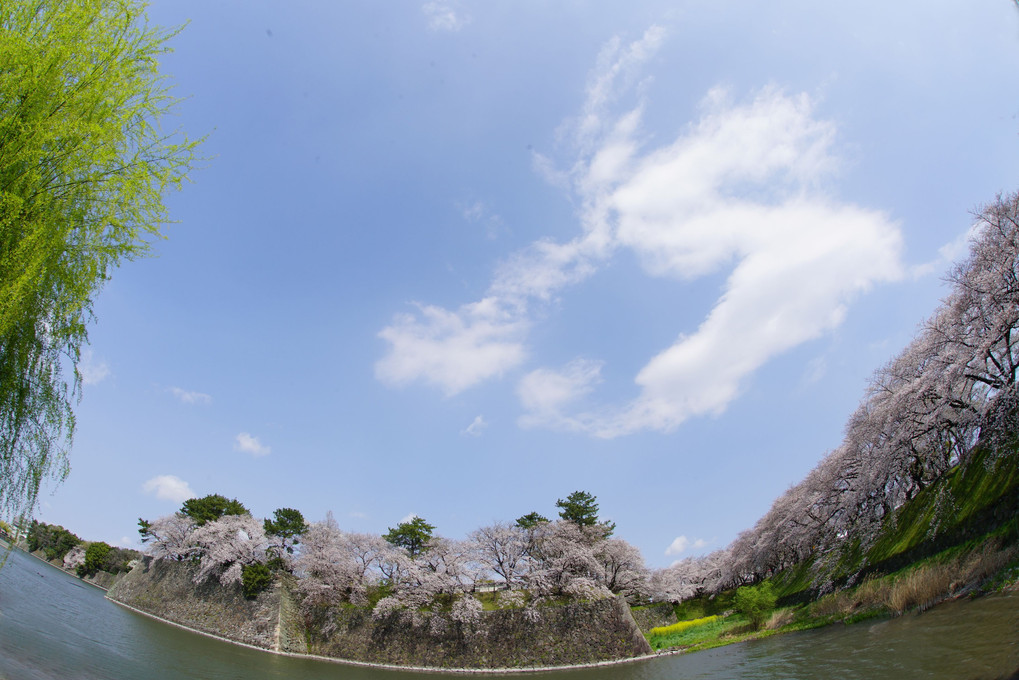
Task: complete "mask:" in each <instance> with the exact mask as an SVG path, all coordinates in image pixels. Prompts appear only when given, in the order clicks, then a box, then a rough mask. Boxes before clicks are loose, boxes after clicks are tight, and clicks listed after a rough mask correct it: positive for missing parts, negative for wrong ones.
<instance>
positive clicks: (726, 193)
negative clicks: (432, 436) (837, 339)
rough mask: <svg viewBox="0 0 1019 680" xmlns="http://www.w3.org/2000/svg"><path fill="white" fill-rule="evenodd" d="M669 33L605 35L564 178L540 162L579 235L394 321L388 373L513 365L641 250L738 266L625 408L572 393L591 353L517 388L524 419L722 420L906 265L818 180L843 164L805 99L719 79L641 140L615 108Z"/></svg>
mask: <svg viewBox="0 0 1019 680" xmlns="http://www.w3.org/2000/svg"><path fill="white" fill-rule="evenodd" d="M664 33H665V32H664V31H663V30H662V29H660V28H658V27H652V28H651V29H649V30H648V31H647V32H645V34H644V35H643V36H642V37H641V38H640V39H639V40H636V41H634V42H633V43H630V44H629V45H624V44H623V43H622V42H621V41H619V40H613V41H612V42H610V43H609V44H608V45H607V46H606V48H605V50H603V52H602V55H601V56H600V57H599V63H598V65H597V67H596V68H595V69H594V71H593V72H592V74H591V76H590V78H589V80H588V87H587V96H586V99H585V102H584V105H583V106H582V107H581V112H580V114H579V115H578V116H577V117H575V118H572V119H570V120H569V121H567V124H565V125H564V127H563V128H562V129H561V130H560V137H561V138H562V139H564V140H566V141H569V143H570V145H571V146H572V148H573V149H574V152H573V153H574V154H575V158H574V160H572V161H571V162H569V163H568V164H567V168H568V169H566V170H557V169H556V168H555V163H554V162H553V161H552V160H550V159H548V158H545V157H542V156H539V157H536V167H538V168H540V171H541V173H542V174H543V175H544V176H546V177H549V178H550V179H551V180H552V181H553V182H554V183H555V184H556V185H557V186H564V187H568V190H569V191H570V193H571V194H572V197H573V198H574V200H575V201H576V202H577V203H578V204H579V205H580V206H581V208H580V210H579V215H580V227H581V232H580V234H578V235H577V236H576V237H575V238H573V239H572V240H569V241H565V242H556V241H553V240H551V239H544V240H539V241H536V242H534V243H532V244H531V245H530V246H529V247H527V248H525V249H523V250H521V251H519V252H517V253H515V254H512V255H511V256H509V257H508V258H506V260H504V261H503V262H502V263H501V264H500V265H499V266H498V268H497V269H496V271H495V273H494V276H493V280H492V284H491V286H490V287H489V290H488V291H487V293H486V297H485V298H484V299H483V300H482V301H480V302H477V303H473V304H471V305H464V306H463V307H461V308H460V309H458V310H457V311H449V310H445V309H442V308H438V307H426V306H420V307H419V314H416V315H400V316H397V317H396V318H395V319H394V322H393V324H392V325H390V326H389V327H387V328H385V329H384V330H383V331H382V332H381V333H380V334H379V335H380V337H382V338H383V339H385V340H387V341H388V342H389V345H390V346H389V352H388V353H387V355H386V356H385V357H384V358H383V359H382V360H380V361H379V363H378V364H377V365H376V375H377V376H378V377H379V379H381V380H383V381H384V382H386V383H388V384H392V385H400V384H405V383H408V382H412V381H423V382H427V383H431V384H434V385H437V386H439V387H441V388H442V389H443V390H444V391H445V392H446V393H447V394H455V393H457V392H459V391H462V390H464V389H467V388H469V387H472V386H474V385H476V384H478V383H480V382H482V381H484V380H487V379H490V378H494V377H498V376H501V375H503V374H505V373H506V372H507V371H509V370H511V369H515V368H517V367H518V366H520V365H521V364H522V363H523V362H524V361H525V359H526V358H527V353H526V352H525V350H524V347H525V342H526V339H527V333H528V332H529V330H530V329H531V327H532V326H533V325H534V323H535V319H536V318H537V317H536V314H538V312H539V311H541V310H544V309H547V308H548V303H549V302H551V301H555V300H556V299H557V296H558V295H559V294H560V292H561V291H562V290H563V289H564V288H565V287H567V286H575V285H577V284H580V283H582V282H583V281H584V280H585V279H587V278H588V277H589V276H590V275H591V274H593V273H594V272H595V271H597V270H598V269H599V268H601V267H602V266H604V265H605V263H606V262H608V261H609V260H610V259H611V258H612V257H613V256H614V255H615V253H617V252H620V251H625V252H630V253H634V254H636V255H637V257H638V258H639V260H640V262H641V265H642V268H643V270H644V272H645V273H646V274H647V275H648V276H650V277H654V278H666V279H673V280H676V279H678V280H694V279H697V278H699V277H703V276H707V275H717V274H718V273H723V272H728V278H727V281H726V285H725V289H724V292H723V294H722V295H721V297H719V298H718V300H717V301H716V302H715V304H714V306H713V308H712V309H711V311H710V313H709V314H708V315H707V316H706V318H704V319H703V320H702V321H701V323H700V324H699V326H698V327H697V328H696V329H694V330H692V331H686V332H680V331H683V329H677V339H676V340H675V342H674V343H672V344H671V345H670V346H668V347H665V348H663V349H662V350H661V351H659V352H658V353H657V355H655V356H653V357H651V358H650V359H649V360H648V361H647V363H646V364H645V365H644V367H643V368H642V369H641V370H640V371H639V372H638V373H637V375H636V376H635V378H634V383H635V387H636V392H637V393H636V396H634V397H633V398H632V399H631V400H630V401H629V402H628V403H623V404H616V405H604V406H601V407H599V408H597V409H588V408H586V407H585V406H584V403H582V402H585V403H586V400H580V399H578V397H579V396H581V395H585V394H589V393H592V390H593V388H594V386H595V385H596V384H597V382H598V380H599V370H600V368H601V363H600V362H598V361H593V360H590V359H583V360H579V359H578V360H577V361H576V362H573V363H571V364H569V365H568V366H567V367H566V368H565V369H562V370H553V369H549V368H538V369H537V370H533V371H531V372H529V373H528V374H527V375H525V376H524V377H523V379H521V380H520V382H519V385H518V388H517V393H518V396H519V397H520V400H521V404H522V406H523V408H524V415H523V416H522V417H521V419H520V423H521V425H524V426H532V427H533V426H546V427H551V428H556V429H572V430H580V431H585V432H588V433H590V434H593V435H595V436H599V437H616V436H621V435H626V434H630V433H633V432H637V431H641V430H659V431H666V432H667V431H671V430H673V429H675V428H676V427H678V426H679V425H680V424H681V423H683V422H684V421H685V420H687V419H688V418H691V417H697V416H704V415H713V414H719V413H721V412H723V411H724V410H725V409H726V408H727V407H728V405H729V404H730V403H731V402H732V401H733V400H734V399H736V398H737V397H738V396H739V394H740V393H741V391H742V390H743V389H744V386H745V383H746V380H747V378H748V377H749V376H751V375H752V374H753V373H754V372H755V371H757V370H758V369H759V368H760V367H761V366H763V365H764V364H765V363H767V362H768V361H769V360H771V359H772V358H774V357H775V356H777V355H779V354H781V353H783V352H786V351H789V350H790V349H792V348H794V347H796V346H798V345H801V344H802V343H804V342H807V341H809V340H812V339H815V338H818V337H820V336H822V335H823V334H825V333H828V332H830V331H832V330H833V329H834V328H836V327H837V326H839V324H841V323H842V321H843V319H844V318H845V315H846V313H847V310H848V306H849V304H850V303H851V302H852V300H853V299H854V297H855V296H857V295H859V294H860V293H862V292H864V291H866V290H868V289H869V288H871V287H872V286H874V285H876V284H879V283H882V282H888V281H894V280H897V279H900V278H901V277H903V276H904V275H905V270H904V267H903V265H902V263H901V259H900V254H901V250H902V237H901V233H900V230H899V228H898V225H896V224H895V223H894V222H893V221H892V220H890V219H889V218H888V217H887V216H886V215H884V214H882V213H880V212H878V211H874V210H868V209H865V208H862V207H859V206H855V205H851V204H847V203H844V202H840V201H838V200H837V199H835V198H833V197H832V196H831V193H830V191H827V190H825V189H824V188H823V184H824V182H825V181H826V179H827V178H829V177H831V176H832V174H833V171H835V170H837V169H838V168H839V165H840V161H839V159H838V156H837V155H836V153H835V152H834V146H835V139H836V133H837V130H836V127H835V125H834V123H832V122H830V121H825V120H822V119H820V118H819V117H818V116H817V115H816V113H815V102H814V101H813V99H812V98H811V97H810V96H809V95H807V94H792V95H791V94H787V93H786V92H784V91H782V90H781V89H779V88H776V87H765V88H763V89H762V90H760V91H758V92H756V93H754V94H753V95H752V96H750V97H749V98H747V99H745V100H740V101H737V100H734V99H733V98H732V96H731V95H730V93H729V92H728V91H727V90H725V89H724V88H715V89H712V90H711V91H710V92H708V94H707V95H706V96H705V97H704V99H703V101H702V103H701V111H700V115H699V117H698V119H697V120H695V121H693V122H691V123H690V124H688V125H687V126H686V127H685V128H684V130H683V131H682V133H681V134H679V135H678V136H677V137H676V138H675V139H674V140H673V141H671V142H670V143H666V144H663V145H659V146H657V147H652V146H650V145H649V143H648V141H649V140H647V139H644V138H642V136H641V121H642V116H643V109H644V103H643V102H642V101H639V102H638V103H637V105H636V106H633V107H631V108H629V109H626V110H623V111H621V112H616V109H617V106H616V105H617V103H618V102H619V101H620V99H621V96H620V95H621V93H624V92H626V91H628V90H631V89H633V88H634V87H635V86H636V88H637V89H638V90H641V91H642V90H643V89H644V86H645V85H644V84H645V82H646V81H644V80H641V78H640V73H641V66H642V65H643V64H644V63H645V62H646V61H647V60H648V59H650V57H651V56H652V55H653V54H654V53H655V50H656V49H658V47H659V46H660V45H661V43H662V41H663V39H664ZM638 94H639V93H638ZM638 99H640V97H639V96H638ZM479 310H485V312H484V313H479ZM663 313H665V310H664V309H663Z"/></svg>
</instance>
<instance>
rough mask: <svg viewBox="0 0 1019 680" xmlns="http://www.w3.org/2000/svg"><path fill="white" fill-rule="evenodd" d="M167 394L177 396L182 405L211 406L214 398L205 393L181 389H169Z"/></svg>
mask: <svg viewBox="0 0 1019 680" xmlns="http://www.w3.org/2000/svg"><path fill="white" fill-rule="evenodd" d="M166 391H167V392H169V393H170V394H172V395H173V396H175V397H176V398H177V399H178V400H179V401H180V402H181V403H182V404H203V405H207V404H211V403H212V397H211V396H210V395H208V394H205V393H204V392H192V391H189V390H184V389H181V388H180V387H168V388H167V390H166Z"/></svg>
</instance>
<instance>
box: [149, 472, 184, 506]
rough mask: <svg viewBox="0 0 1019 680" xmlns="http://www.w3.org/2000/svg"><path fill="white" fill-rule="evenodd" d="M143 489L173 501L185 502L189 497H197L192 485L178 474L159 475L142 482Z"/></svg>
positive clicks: (164, 499) (162, 499) (163, 499)
mask: <svg viewBox="0 0 1019 680" xmlns="http://www.w3.org/2000/svg"><path fill="white" fill-rule="evenodd" d="M142 491H144V492H145V493H147V494H153V495H155V497H156V498H158V499H159V500H161V501H172V502H174V503H183V502H184V501H186V500H187V499H189V498H195V492H194V491H192V490H191V486H190V485H189V484H188V483H187V482H185V481H184V480H183V479H181V478H180V477H177V476H176V475H159V476H157V477H153V478H152V479H150V480H148V481H147V482H145V483H144V484H142Z"/></svg>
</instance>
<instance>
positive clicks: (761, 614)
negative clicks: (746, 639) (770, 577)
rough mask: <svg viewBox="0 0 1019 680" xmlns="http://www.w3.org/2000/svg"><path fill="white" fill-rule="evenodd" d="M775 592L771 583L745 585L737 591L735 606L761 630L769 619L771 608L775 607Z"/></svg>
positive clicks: (755, 628) (756, 628) (755, 627)
mask: <svg viewBox="0 0 1019 680" xmlns="http://www.w3.org/2000/svg"><path fill="white" fill-rule="evenodd" d="M775 601H776V597H775V593H774V592H773V591H772V588H771V584H770V583H762V584H760V585H758V586H753V587H751V586H744V587H742V588H740V589H739V590H737V591H736V598H735V602H734V605H735V608H736V611H738V612H739V613H740V614H743V616H745V617H747V619H748V620H749V621H750V624H751V625H752V626H753V627H754V630H760V629H761V627H762V626H764V624H765V622H767V620H768V616H769V615H770V614H771V610H772V609H774V608H775Z"/></svg>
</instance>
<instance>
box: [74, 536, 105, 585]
mask: <svg viewBox="0 0 1019 680" xmlns="http://www.w3.org/2000/svg"><path fill="white" fill-rule="evenodd" d="M110 550H111V548H110V546H109V545H108V544H106V543H103V542H102V541H96V542H95V543H89V544H88V547H87V548H85V559H84V561H83V562H82V563H81V564H79V565H78V568H77V569H76V571H77V573H78V577H79V578H85V577H86V576H95V573H96V572H97V571H99V570H100V569H102V568H103V566H104V565H105V564H106V558H107V557H108V556H109V554H110Z"/></svg>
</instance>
